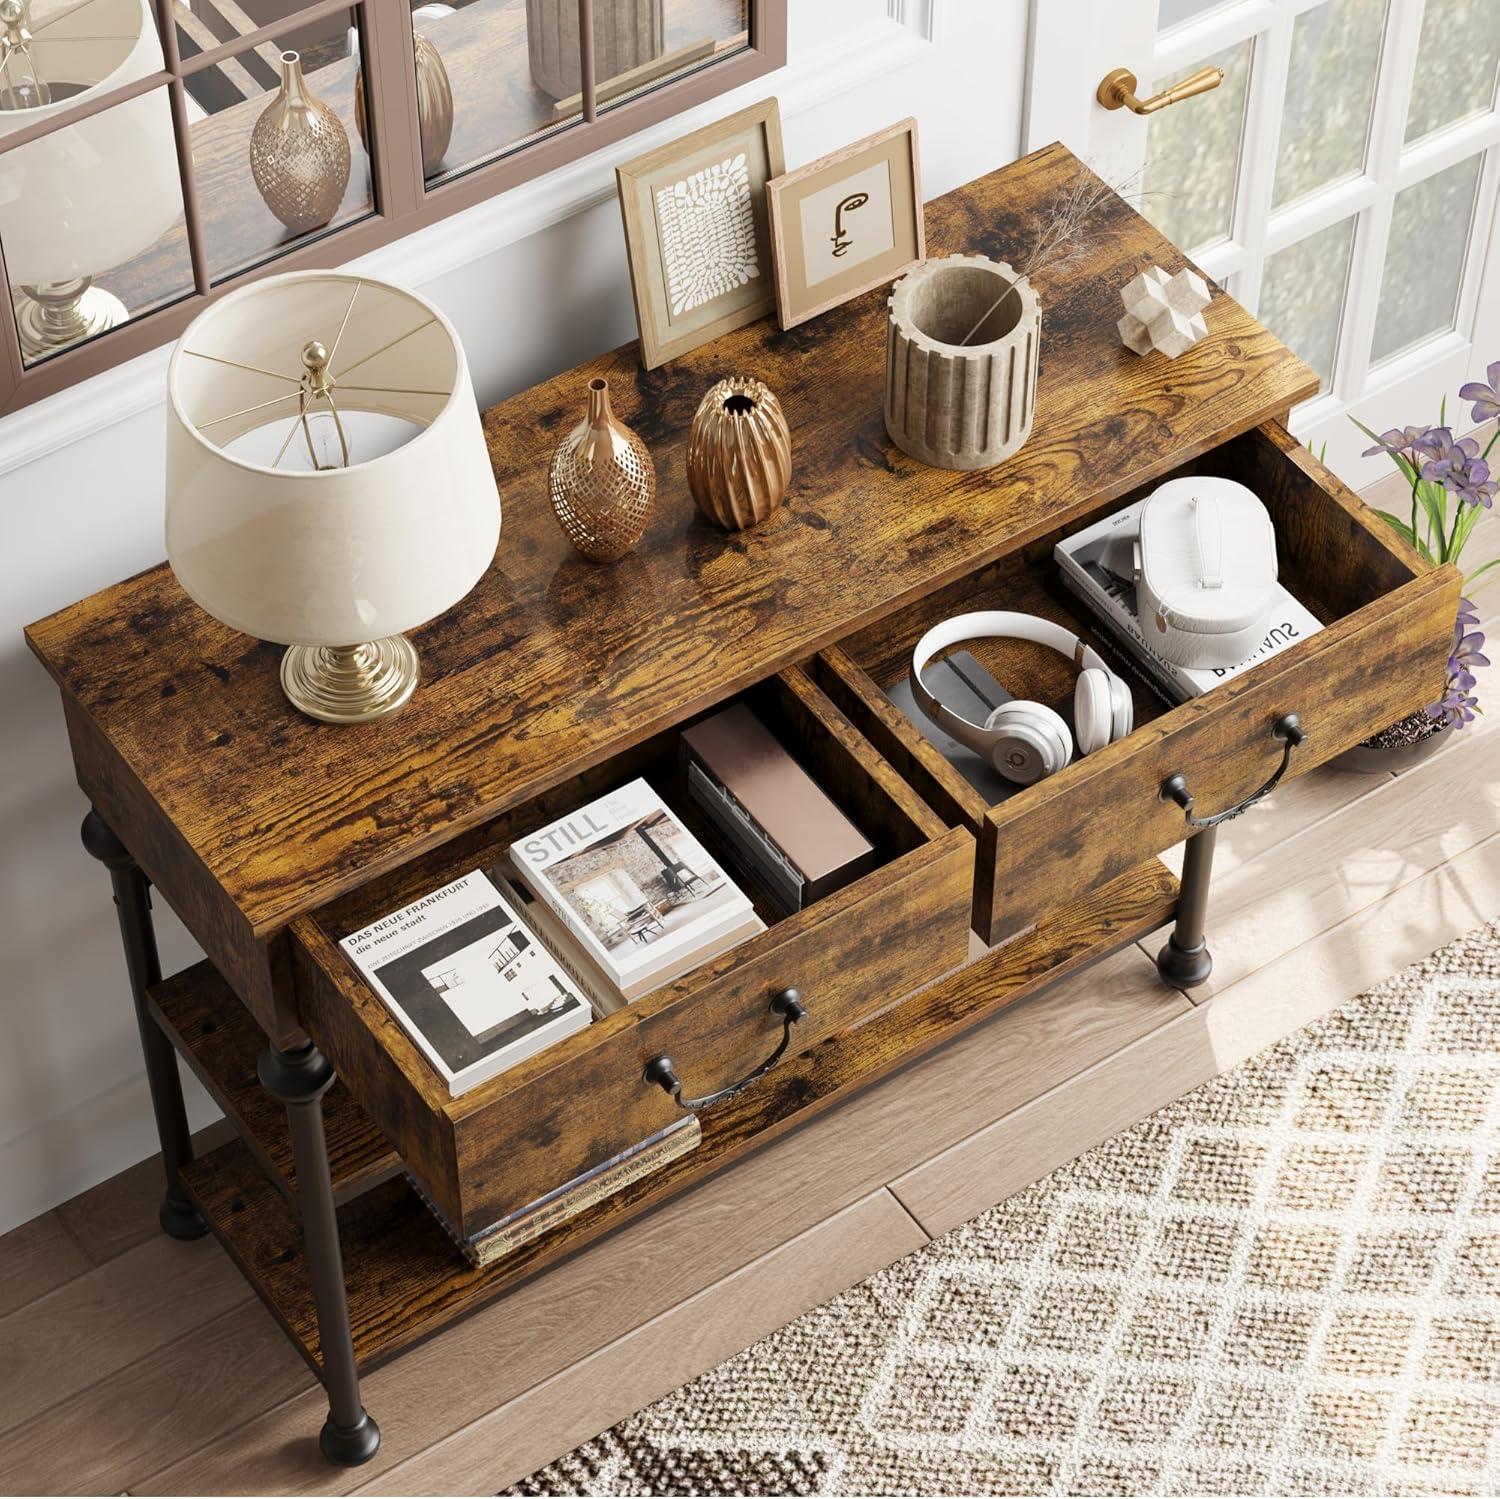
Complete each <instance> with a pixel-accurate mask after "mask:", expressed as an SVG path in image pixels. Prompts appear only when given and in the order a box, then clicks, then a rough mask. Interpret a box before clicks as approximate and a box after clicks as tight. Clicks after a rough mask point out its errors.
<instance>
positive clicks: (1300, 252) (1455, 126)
mask: <svg viewBox="0 0 1500 1499" xmlns="http://www.w3.org/2000/svg"><path fill="white" fill-rule="evenodd" d="M1031 7H1032V17H1031V19H1032V51H1031V57H1030V60H1029V68H1030V72H1029V79H1028V85H1029V86H1028V97H1027V119H1026V128H1025V143H1026V147H1027V149H1028V150H1030V149H1034V148H1035V147H1037V146H1041V145H1045V144H1046V143H1047V142H1048V141H1050V140H1053V139H1059V138H1060V139H1062V140H1063V141H1064V142H1065V144H1067V145H1068V146H1070V147H1071V148H1072V149H1073V150H1074V151H1076V152H1077V153H1078V154H1079V155H1080V156H1083V157H1084V158H1085V159H1086V160H1088V161H1089V162H1090V164H1091V165H1093V166H1094V168H1095V170H1096V171H1098V172H1099V173H1100V174H1101V175H1102V176H1104V177H1105V178H1107V179H1108V180H1109V181H1110V182H1112V183H1114V184H1115V185H1117V186H1121V187H1122V188H1123V190H1125V192H1126V196H1127V197H1129V198H1131V199H1132V201H1136V202H1138V204H1139V207H1140V210H1141V212H1142V213H1143V214H1145V215H1146V217H1147V218H1149V219H1151V220H1152V221H1153V222H1154V223H1156V224H1157V225H1158V226H1159V227H1160V228H1161V229H1162V230H1163V232H1164V233H1165V234H1166V235H1167V237H1168V238H1169V239H1171V240H1173V241H1174V242H1175V243H1177V244H1178V245H1180V246H1181V247H1182V248H1183V249H1184V250H1185V251H1187V252H1188V253H1189V254H1190V255H1191V256H1192V258H1193V259H1194V260H1195V261H1196V262H1197V263H1198V264H1199V265H1200V266H1202V267H1203V269H1204V270H1205V271H1206V272H1208V274H1209V275H1210V276H1212V277H1213V278H1214V279H1215V280H1216V281H1218V282H1219V283H1220V284H1221V285H1222V286H1223V287H1224V288H1225V290H1227V291H1228V292H1229V294H1230V295H1231V296H1233V297H1235V298H1236V299H1237V300H1238V301H1240V302H1242V303H1243V304H1244V305H1245V306H1246V307H1247V308H1248V309H1249V310H1250V311H1251V312H1253V313H1255V314H1256V315H1257V316H1258V317H1259V318H1260V319H1261V320H1262V321H1263V322H1265V323H1266V324H1268V325H1269V326H1270V327H1271V329H1272V330H1273V331H1275V332H1276V333H1277V334H1279V335H1280V336H1281V338H1282V339H1283V340H1284V341H1285V342H1286V343H1287V344H1289V345H1290V346H1291V347H1292V348H1293V349H1294V350H1295V351H1296V352H1297V353H1298V354H1300V355H1301V356H1302V357H1303V358H1304V359H1305V360H1306V361H1307V362H1308V363H1309V364H1310V365H1312V367H1313V368H1314V369H1315V370H1316V371H1317V372H1318V375H1319V378H1320V379H1321V381H1322V385H1323V388H1322V391H1321V393H1320V394H1319V395H1318V396H1317V397H1316V398H1315V399H1313V400H1311V401H1308V402H1306V403H1305V404H1304V405H1303V406H1301V407H1299V408H1298V409H1297V411H1296V412H1295V413H1294V415H1293V422H1292V425H1293V427H1294V429H1295V430H1296V432H1297V435H1298V436H1299V437H1300V438H1301V439H1302V440H1303V441H1304V442H1306V443H1308V444H1309V445H1310V446H1312V447H1314V448H1318V447H1321V446H1322V445H1323V444H1324V443H1325V442H1326V443H1327V445H1328V460H1329V462H1330V464H1331V465H1332V466H1333V467H1335V468H1336V469H1338V470H1339V472H1340V473H1341V474H1343V476H1344V477H1345V478H1346V479H1347V480H1349V481H1350V482H1353V483H1356V484H1362V483H1365V482H1367V481H1368V480H1371V479H1374V478H1377V477H1379V476H1380V475H1381V474H1383V473H1385V472H1388V471H1389V463H1388V461H1385V460H1381V459H1378V458H1377V459H1361V457H1360V456H1359V455H1360V449H1361V448H1362V447H1364V446H1367V443H1366V441H1365V439H1364V438H1363V437H1362V436H1361V434H1360V433H1359V432H1358V430H1357V429H1356V428H1355V427H1354V425H1353V423H1352V422H1350V421H1349V419H1348V418H1349V414H1350V413H1351V412H1352V413H1353V414H1354V415H1356V416H1358V417H1359V418H1360V420H1361V421H1363V422H1365V423H1366V424H1367V425H1369V426H1371V427H1374V428H1375V429H1376V430H1384V429H1385V428H1387V427H1392V426H1405V425H1407V424H1408V423H1410V424H1414V425H1415V424H1421V423H1426V422H1435V421H1436V420H1437V417H1438V405H1439V402H1440V400H1441V399H1442V398H1443V397H1444V396H1445V395H1446V396H1447V398H1448V417H1449V421H1450V424H1451V425H1452V426H1453V427H1454V429H1455V430H1456V431H1459V432H1462V431H1464V430H1466V429H1467V427H1468V425H1469V421H1468V410H1467V407H1466V406H1464V404H1463V403H1461V402H1458V401H1457V400H1456V399H1455V396H1454V392H1455V391H1456V390H1457V388H1458V386H1459V385H1460V384H1462V383H1463V382H1464V381H1465V380H1470V379H1474V378H1477V377H1479V376H1480V375H1481V374H1482V372H1483V370H1484V368H1485V366H1486V365H1487V364H1489V363H1491V362H1493V361H1495V360H1497V359H1500V250H1497V248H1496V239H1497V234H1496V210H1495V202H1496V196H1497V187H1500V108H1497V106H1496V93H1495V90H1496V75H1497V72H1500V0H1031ZM1206 63H1213V64H1217V65H1218V66H1220V67H1221V68H1223V70H1224V81H1223V83H1222V84H1221V85H1220V86H1219V87H1218V88H1217V89H1214V90H1213V91H1212V92H1209V93H1204V94H1200V95H1198V96H1196V97H1193V98H1189V99H1185V100H1182V101H1181V102H1178V103H1175V104H1172V105H1170V106H1168V107H1167V108H1165V109H1162V110H1160V111H1159V112H1157V113H1153V114H1151V115H1150V116H1148V117H1145V118H1142V117H1140V116H1137V115H1134V114H1132V113H1130V112H1129V111H1128V110H1126V109H1118V110H1106V109H1104V108H1103V107H1102V106H1101V105H1100V104H1099V103H1098V101H1097V99H1096V98H1095V90H1096V89H1097V87H1098V85H1099V82H1100V80H1101V79H1102V78H1103V77H1104V75H1105V74H1106V73H1107V72H1109V71H1110V70H1111V69H1113V68H1116V67H1128V68H1129V69H1130V70H1131V71H1132V72H1134V73H1135V74H1136V75H1137V77H1138V78H1139V79H1140V80H1141V82H1140V85H1139V87H1138V88H1137V90H1136V93H1137V94H1138V96H1139V97H1140V98H1142V99H1145V98H1147V97H1148V96H1149V95H1151V94H1153V93H1155V92H1156V91H1158V90H1160V89H1163V88H1166V87H1167V86H1168V85H1170V84H1172V83H1174V82H1176V81H1178V80H1180V79H1181V78H1183V77H1184V76H1186V75H1187V74H1189V73H1191V72H1193V71H1194V70H1195V69H1197V68H1200V67H1202V66H1203V65H1204V64H1206Z"/></svg>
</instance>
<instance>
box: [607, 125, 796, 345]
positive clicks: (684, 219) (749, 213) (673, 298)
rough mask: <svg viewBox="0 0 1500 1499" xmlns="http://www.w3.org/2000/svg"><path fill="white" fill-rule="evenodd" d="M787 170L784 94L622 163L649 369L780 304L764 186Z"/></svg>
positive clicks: (623, 202) (620, 180)
mask: <svg viewBox="0 0 1500 1499" xmlns="http://www.w3.org/2000/svg"><path fill="white" fill-rule="evenodd" d="M785 170H786V158H785V156H784V154H783V151H782V144H781V111H780V109H779V108H778V106H777V102H776V100H775V99H762V100H761V101H760V103H758V104H752V105H750V107H749V108H748V109H742V110H740V111H739V112H738V113H737V114H732V115H730V116H729V118H728V119H725V120H720V121H718V123H717V124H713V125H705V126H704V127H703V129H701V130H695V131H693V133H692V134H691V135H686V136H684V137H683V138H682V139H681V140H676V141H670V142H668V144H666V145H665V146H660V147H658V148H657V149H656V150H655V151H649V152H647V153H646V155H644V156H639V157H637V158H636V159H635V160H634V161H630V162H626V163H625V165H624V166H621V167H617V168H616V169H615V180H616V184H617V186H618V188H619V193H620V213H621V216H622V217H623V219H624V221H625V248H626V252H627V255H628V258H629V261H630V284H631V288H632V290H633V291H634V293H635V316H636V323H637V325H638V327H639V328H640V334H641V364H642V365H643V366H644V367H645V368H646V369H648V370H654V369H655V368H656V367H657V366H658V365H660V364H665V363H666V361H667V360H669V359H675V358H676V357H677V356H678V355H679V354H685V353H687V351H688V350H689V349H696V348H697V347H698V346H699V345H700V344H704V343H707V342H708V341H709V340H710V339H713V338H717V337H718V336H719V335H720V334H722V333H728V332H730V331H732V330H733V329H735V328H743V327H744V326H745V324H746V323H753V322H754V321H755V320H756V319H757V318H761V317H764V316H765V315H766V314H767V313H769V312H771V311H772V310H773V309H774V308H775V306H776V291H775V285H774V278H773V276H772V273H771V241H770V231H769V227H768V224H767V220H766V195H765V186H766V183H767V182H769V181H770V179H771V178H772V177H776V176H779V175H780V174H781V173H782V172H784V171H785Z"/></svg>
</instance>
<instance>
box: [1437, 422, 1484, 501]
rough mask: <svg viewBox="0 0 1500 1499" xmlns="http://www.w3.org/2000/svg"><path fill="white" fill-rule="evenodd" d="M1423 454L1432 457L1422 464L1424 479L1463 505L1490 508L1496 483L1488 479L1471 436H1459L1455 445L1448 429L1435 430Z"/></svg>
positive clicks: (1482, 460)
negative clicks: (1426, 453) (1455, 497)
mask: <svg viewBox="0 0 1500 1499" xmlns="http://www.w3.org/2000/svg"><path fill="white" fill-rule="evenodd" d="M1426 451H1428V452H1430V453H1431V454H1432V456H1431V458H1429V459H1428V460H1427V462H1426V463H1424V464H1423V465H1422V470H1421V473H1422V477H1423V478H1424V479H1426V480H1428V481H1429V482H1431V483H1433V484H1441V485H1442V486H1443V488H1444V489H1446V490H1447V491H1448V493H1449V494H1452V495H1456V496H1457V497H1458V498H1459V499H1460V500H1461V501H1462V502H1463V503H1464V504H1466V505H1483V506H1484V507H1485V509H1486V510H1488V509H1489V508H1490V506H1491V505H1492V504H1493V503H1494V499H1495V490H1496V483H1495V481H1494V480H1493V479H1491V478H1490V466H1489V464H1488V463H1486V462H1485V461H1484V459H1483V458H1481V457H1480V456H1479V444H1478V443H1477V442H1475V441H1474V439H1473V438H1472V437H1460V438H1459V439H1458V441H1457V442H1455V441H1454V440H1453V434H1452V433H1451V432H1450V431H1449V430H1448V428H1446V427H1436V428H1434V429H1433V442H1432V444H1431V445H1430V446H1429V447H1428V448H1427V449H1426Z"/></svg>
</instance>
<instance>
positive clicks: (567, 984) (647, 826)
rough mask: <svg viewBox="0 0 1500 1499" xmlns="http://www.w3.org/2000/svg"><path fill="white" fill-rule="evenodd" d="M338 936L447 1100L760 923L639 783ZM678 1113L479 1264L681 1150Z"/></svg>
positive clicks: (458, 1238)
mask: <svg viewBox="0 0 1500 1499" xmlns="http://www.w3.org/2000/svg"><path fill="white" fill-rule="evenodd" d="M510 858H511V860H512V863H513V866H514V867H513V868H508V869H507V868H500V867H496V868H494V869H491V870H489V871H488V872H486V871H481V870H477V869H476V870H473V871H471V872H470V873H468V874H466V875H464V876H463V877H462V878H460V879H457V880H454V881H452V882H451V883H450V884H447V885H445V886H443V887H442V889H440V890H434V891H432V892H431V893H430V894H428V895H424V896H423V897H422V898H421V899H420V900H417V901H413V902H412V903H411V904H410V905H408V906H404V907H402V909H401V910H399V911H394V912H392V913H391V914H390V915H388V916H383V917H381V919H380V920H379V921H376V922H372V923H371V924H370V925H369V926H367V927H365V928H364V929H363V930H361V931H358V932H355V933H354V934H353V935H352V936H350V937H347V938H345V939H344V941H343V944H342V945H343V948H344V951H345V952H346V953H347V954H348V956H349V959H350V960H351V962H353V964H354V965H355V966H356V967H357V968H358V969H359V971H360V973H361V974H362V975H363V977H364V979H365V980H366V982H367V983H368V984H369V985H370V987H371V988H372V989H373V990H374V991H375V993H376V994H378V995H379V996H380V998H381V999H382V1000H383V1001H384V1002H385V1004H386V1006H387V1008H388V1009H389V1010H390V1012H391V1014H392V1015H393V1016H394V1017H395V1019H396V1020H397V1021H398V1023H399V1024H400V1025H401V1026H402V1028H403V1029H404V1030H405V1031H406V1032H407V1034H408V1035H409V1036H410V1037H411V1039H412V1041H413V1042H414V1043H415V1044H416V1045H417V1046H418V1047H419V1048H420V1050H421V1052H422V1054H423V1055H424V1056H425V1057H426V1058H427V1060H428V1061H429V1062H430V1063H431V1064H432V1066H433V1068H434V1069H435V1070H436V1072H437V1073H438V1075H439V1076H440V1077H441V1078H442V1079H443V1081H444V1083H445V1084H446V1085H447V1087H448V1091H449V1093H450V1094H451V1095H453V1096H455V1097H457V1096H458V1095H459V1094H461V1093H463V1092H466V1091H467V1090H468V1089H470V1088H473V1087H476V1086H478V1085H479V1084H480V1083H482V1082H484V1081H486V1080H487V1079H489V1078H492V1077H494V1076H495V1075H496V1074H497V1073H499V1072H501V1071H503V1070H504V1069H506V1068H508V1067H514V1066H515V1065H516V1064H517V1063H519V1062H522V1061H525V1060H526V1058H528V1057H531V1056H534V1055H536V1053H538V1052H540V1051H542V1050H543V1049H544V1048H546V1047H548V1046H551V1045H552V1044H553V1043H554V1042H557V1041H560V1040H562V1039H563V1038H564V1037H566V1036H570V1035H572V1034H574V1033H575V1032H577V1031H579V1030H582V1029H583V1028H584V1027H585V1026H586V1025H588V1024H589V1023H590V1021H591V1020H592V1019H594V1018H595V1017H596V1016H597V1017H601V1018H602V1017H603V1016H605V1015H608V1014H611V1013H612V1012H614V1011H616V1010H618V1009H620V1008H621V1007H622V1006H623V1005H625V1004H628V1003H629V1002H630V1001H632V1000H635V999H639V998H640V997H641V996H642V995H643V994H647V993H649V992H650V991H651V990H653V989H657V988H659V987H661V986H662V985H663V984H667V983H670V982H671V981H672V980H673V979H675V978H679V977H681V976H682V975H683V974H684V973H687V972H688V971H689V970H690V969H692V968H695V967H697V966H698V965H699V964H700V963H705V962H707V961H708V960H709V959H710V958H713V957H716V956H718V955H719V954H720V953H722V952H726V951H727V950H728V949H730V948H731V947H734V946H736V945H737V944H738V943H740V942H743V941H744V940H745V939H746V938H747V937H752V936H754V935H755V934H756V933H757V932H762V931H764V930H765V923H764V922H762V921H761V919H760V918H759V917H758V916H757V915H756V914H755V910H754V908H753V906H752V905H751V902H750V900H749V898H748V897H747V896H746V895H745V894H744V893H743V892H742V891H741V890H740V889H739V887H738V886H737V885H735V883H734V882H733V880H731V879H730V878H729V876H728V875H727V874H725V872H724V870H723V869H722V868H721V867H720V866H719V864H718V862H717V861H716V860H715V859H714V858H713V856H712V855H711V854H709V852H708V850H707V849H705V848H704V847H703V845H702V844H701V843H699V842H698V840H697V839H696V838H694V837H693V835H692V834H691V833H690V832H688V830H687V829H686V828H685V827H684V826H683V825H682V823H681V822H680V821H679V820H678V818H677V817H676V815H675V814H674V813H673V812H672V811H671V810H670V809H669V808H668V807H667V806H666V804H665V803H664V802H663V801H662V800H661V798H660V797H659V796H657V794H656V793H655V792H654V791H653V790H652V789H651V787H650V786H648V785H647V784H646V782H645V781H641V780H637V781H632V782H631V783H630V784H629V785H627V786H622V787H621V788H620V789H619V790H618V791H614V792H611V793H610V794H609V795H607V796H603V797H600V798H599V799H598V800H597V801H593V802H590V803H589V804H588V805H587V806H585V807H581V808H579V809H578V810H577V811H575V812H572V813H570V814H569V815H568V816H566V817H563V818H560V819H559V820H558V821H556V822H553V823H549V824H548V825H547V826H546V827H543V828H538V829H537V830H536V831H535V832H534V833H532V834H530V835H528V836H527V837H525V838H522V839H519V840H518V841H517V842H515V843H514V844H512V845H511V848H510ZM701 1138H702V1136H701V1131H700V1128H699V1124H698V1120H697V1117H696V1116H695V1115H685V1116H684V1117H682V1118H680V1119H676V1120H674V1121H673V1122H672V1123H671V1124H669V1125H668V1126H666V1127H665V1128H664V1129H662V1130H660V1131H658V1132H657V1133H655V1134H653V1135H651V1136H649V1137H648V1138H646V1139H644V1140H641V1141H638V1142H637V1143H635V1144H633V1145H631V1146H629V1147H628V1148H627V1149H625V1150H622V1151H620V1152H619V1153H618V1154H616V1155H614V1156H612V1157H610V1158H609V1159H608V1160H604V1161H600V1162H598V1163H597V1164H595V1165H594V1166H593V1167H591V1168H590V1169H589V1170H587V1171H585V1172H583V1173H582V1174H580V1175H579V1176H577V1177H575V1178H574V1179H573V1180H571V1181H568V1182H563V1183H561V1184H560V1185H558V1186H557V1187H556V1188H555V1189H554V1190H553V1191H551V1192H549V1193H547V1194H546V1195H545V1196H543V1197H541V1198H539V1199H537V1200H536V1201H535V1202H531V1203H528V1204H526V1205H525V1206H524V1207H522V1208H520V1209H518V1210H517V1211H516V1212H514V1213H511V1214H509V1215H508V1216H507V1217H505V1218H504V1219H502V1220H501V1221H500V1222H498V1223H495V1224H492V1225H491V1226H490V1227H488V1228H486V1229H485V1230H484V1231H483V1232H482V1233H479V1234H476V1235H473V1236H470V1237H465V1236H463V1235H462V1234H460V1233H459V1232H458V1231H457V1229H456V1228H455V1227H454V1226H453V1225H452V1224H451V1223H450V1222H449V1221H448V1220H447V1219H446V1218H445V1217H444V1215H443V1214H442V1212H441V1211H439V1209H438V1208H437V1207H436V1205H435V1204H434V1203H433V1202H432V1200H431V1198H430V1197H429V1196H428V1194H427V1193H426V1192H425V1191H424V1190H423V1188H422V1184H421V1183H420V1182H419V1181H417V1180H416V1179H415V1178H413V1185H414V1186H415V1187H416V1189H417V1191H418V1193H419V1194H420V1195H421V1196H422V1197H423V1199H424V1200H425V1201H426V1202H427V1203H428V1206H429V1207H431V1208H432V1210H433V1212H434V1214H435V1215H436V1216H437V1218H438V1219H439V1221H440V1222H442V1224H443V1226H444V1228H445V1229H446V1230H447V1232H448V1234H449V1235H450V1236H451V1237H452V1239H453V1241H454V1243H455V1244H457V1245H458V1247H459V1248H460V1249H461V1250H462V1252H463V1254H464V1256H465V1257H466V1258H467V1259H468V1260H469V1262H470V1263H471V1264H474V1265H486V1264H489V1263H490V1262H491V1261H493V1260H495V1259H497V1258H499V1257H500V1256H501V1255H504V1254H508V1253H509V1252H510V1251H511V1250H513V1249H516V1248H518V1247H519V1246H520V1245H522V1244H525V1243H527V1242H528V1241H529V1240H531V1239H534V1238H536V1237H538V1236H539V1235H541V1234H543V1233H546V1232H547V1231H548V1230H549V1229H552V1228H554V1227H556V1226H557V1225H558V1224H561V1223H564V1222H566V1221H567V1220H568V1219H569V1218H572V1217H573V1216H575V1215H576V1214H578V1213H581V1212H583V1211H584V1210H585V1209H586V1208H589V1207H591V1206H593V1205H594V1204H596V1203H598V1202H600V1201H602V1200H603V1199H605V1198H607V1197H609V1196H611V1195H612V1194H614V1193H616V1192H619V1191H621V1190H623V1189H624V1188H625V1187H628V1186H629V1185H630V1184H631V1183H632V1182H634V1181H637V1180H639V1179H640V1178H641V1177H643V1176H646V1175H649V1174H650V1173H651V1172H654V1171H659V1170H661V1169H662V1167H664V1166H666V1165H667V1164H669V1163H670V1162H672V1161H674V1160H676V1159H677V1158H678V1157H679V1156H681V1155H683V1154H685V1153H686V1152H688V1151H690V1150H693V1149H694V1148H696V1146H697V1145H698V1143H699V1141H700V1139H701Z"/></svg>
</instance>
